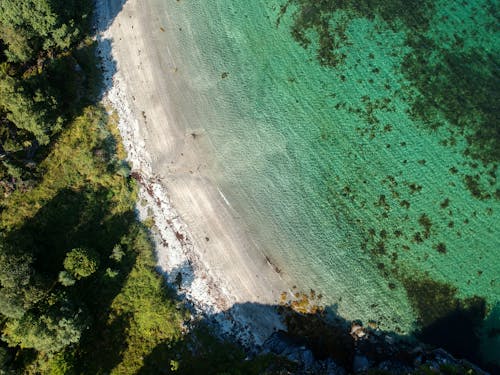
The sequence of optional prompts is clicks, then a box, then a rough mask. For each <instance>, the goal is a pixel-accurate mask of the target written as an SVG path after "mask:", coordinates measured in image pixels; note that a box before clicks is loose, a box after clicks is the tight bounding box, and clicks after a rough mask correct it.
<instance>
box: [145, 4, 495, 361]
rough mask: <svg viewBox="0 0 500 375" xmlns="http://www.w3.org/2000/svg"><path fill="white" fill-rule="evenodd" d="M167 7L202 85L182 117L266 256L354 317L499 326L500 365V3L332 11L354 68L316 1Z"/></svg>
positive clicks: (183, 57)
mask: <svg viewBox="0 0 500 375" xmlns="http://www.w3.org/2000/svg"><path fill="white" fill-rule="evenodd" d="M151 1H152V2H153V3H154V4H155V6H156V7H157V9H158V17H160V18H164V19H165V29H166V30H167V33H166V34H168V35H166V36H165V41H164V42H165V43H169V46H170V48H171V50H172V51H173V52H172V53H173V54H174V57H175V59H176V60H177V62H178V63H177V66H176V75H177V77H176V78H175V79H176V80H178V81H179V82H181V81H182V83H183V85H184V86H185V87H186V90H185V92H184V95H183V96H182V98H179V99H178V100H177V102H176V103H175V105H176V106H177V108H179V111H180V112H182V113H184V115H183V116H182V118H180V119H179V121H184V122H185V123H186V126H187V127H189V128H191V129H202V130H203V132H204V134H206V135H207V136H208V138H209V140H210V142H211V143H212V145H213V148H214V150H215V159H216V166H215V167H214V169H213V171H212V172H211V173H212V175H213V178H214V179H215V180H216V182H217V184H218V185H219V186H220V188H221V190H222V191H223V192H224V195H225V196H226V197H227V198H228V201H229V202H230V203H231V205H232V207H233V208H234V209H235V211H236V212H237V214H238V215H239V216H240V217H242V218H244V222H245V224H246V226H247V228H246V230H247V231H248V232H249V233H250V234H251V236H252V237H253V238H255V241H256V243H257V244H258V246H259V248H260V249H261V251H262V252H263V253H265V254H266V255H267V256H268V257H269V258H270V259H271V260H272V262H273V263H274V264H275V265H276V266H277V267H279V268H280V269H281V270H282V272H283V273H285V274H286V275H287V276H288V277H290V278H291V279H292V280H296V281H297V286H298V289H299V290H303V291H308V290H309V289H313V290H315V292H316V294H322V295H323V298H322V300H321V303H324V304H326V305H328V306H330V308H331V309H332V310H333V311H335V312H337V313H338V314H339V315H341V316H342V317H344V318H346V319H360V320H362V321H363V322H368V321H375V322H377V323H378V324H379V325H380V327H381V328H383V329H387V330H390V331H394V332H397V333H401V334H406V333H409V332H412V331H414V330H415V329H420V328H424V329H425V327H432V324H433V323H435V322H436V321H441V322H443V319H446V318H447V317H449V316H453V314H454V313H457V312H458V314H459V315H458V319H459V321H460V319H462V320H463V319H465V318H464V317H469V316H472V318H471V320H470V322H473V323H475V320H474V319H479V318H481V319H482V318H484V322H483V323H481V324H478V325H476V326H474V330H475V331H474V334H478V335H479V337H480V339H481V355H482V360H483V361H485V362H488V361H493V360H495V358H494V356H495V352H498V351H500V339H499V336H498V329H499V328H500V322H499V321H500V305H499V299H500V298H499V296H500V280H499V275H500V236H499V234H500V233H499V232H500V230H499V227H500V225H499V223H500V193H499V191H500V190H499V189H500V184H499V183H498V173H499V172H498V169H497V166H498V162H499V159H498V153H499V151H498V150H496V146H498V143H496V144H495V143H494V142H493V145H491V142H490V143H488V142H486V143H485V141H484V139H479V140H475V138H474V134H477V129H478V128H480V127H481V126H484V125H481V123H480V122H481V121H480V120H477V119H482V118H483V117H481V116H483V115H484V113H483V112H484V111H487V110H489V111H493V112H494V111H495V106H496V107H498V105H499V103H498V92H497V91H498V88H496V86H497V84H498V83H499V78H498V75H499V73H498V62H499V59H498V54H499V51H500V38H499V32H498V26H497V25H498V14H499V12H500V11H499V9H500V8H499V4H498V2H495V1H487V0H476V1H474V2H472V1H469V2H455V1H451V2H449V1H448V2H445V1H442V2H441V1H431V2H429V1H427V2H423V3H425V4H427V5H428V6H430V8H432V11H430V12H429V14H428V15H427V14H426V15H425V16H426V17H427V18H425V20H426V21H427V23H425V24H424V25H423V26H422V25H418V26H415V25H411V26H409V23H408V20H407V19H406V18H405V17H406V16H401V17H399V18H398V17H395V18H391V17H389V16H387V14H386V13H384V8H383V7H381V9H382V10H380V11H379V12H378V13H377V12H372V13H373V15H372V16H370V17H367V16H363V14H370V12H366V11H365V12H364V13H363V11H358V12H356V11H355V10H353V9H348V8H346V9H329V10H328V12H326V11H324V10H323V11H324V13H326V14H327V15H328V17H326V21H325V22H326V25H329V28H330V29H329V30H330V36H332V35H334V36H335V32H337V33H338V34H337V35H342V38H340V37H339V38H337V39H335V37H334V38H333V39H335V41H336V42H335V43H336V45H335V47H333V48H330V50H333V51H334V52H335V54H336V55H337V56H341V59H340V62H338V63H336V64H331V63H325V62H324V61H323V64H321V63H320V61H319V59H318V57H321V56H318V50H319V49H320V48H321V45H323V44H324V43H325V40H321V39H320V38H318V30H319V29H318V28H315V26H311V25H313V24H314V22H312V21H311V22H310V23H308V22H309V21H310V20H309V19H308V18H307V17H310V18H312V19H314V17H315V16H314V14H315V13H314V12H315V8H314V7H315V5H311V4H316V3H317V2H313V1H307V0H292V1H291V2H290V5H289V6H288V8H287V9H286V11H284V12H283V11H282V10H283V8H282V6H283V5H285V3H286V1H285V0H282V1H277V0H271V1H263V0H253V1H226V0H210V1H207V0H189V1H187V0H181V1H173V0H168V1H167V0H151ZM325 3H326V2H325ZM331 3H333V1H332V2H331ZM347 3H349V2H347ZM359 3H364V2H359ZM380 3H382V2H380ZM387 3H390V2H387ZM393 3H398V2H397V1H394V2H393ZM403 3H404V2H403ZM429 4H430V5H429ZM308 7H309V8H308ZM318 7H319V5H318ZM377 9H378V8H377ZM389 9H391V8H389ZM398 9H399V8H398ZM399 10H400V11H402V12H405V11H408V12H409V11H411V10H410V9H406V10H405V9H402V10H401V9H399ZM377 11H378V10H377ZM395 11H396V10H394V12H395ZM311 14H313V15H311ZM301 17H302V18H301ZM324 19H325V17H323V18H322V20H323V21H324ZM278 20H279V21H278ZM338 25H341V26H342V28H341V29H340V28H337V29H336V26H338ZM294 26H295V27H297V28H296V30H300V32H301V33H302V34H301V35H302V36H303V37H305V38H307V39H308V40H309V42H310V43H309V45H308V46H307V47H305V46H303V45H301V44H300V43H298V40H297V38H294V36H293V35H292V30H293V27H294ZM415 35H417V37H415ZM412 38H413V39H412ZM418 38H420V39H418ZM410 39H411V43H410V42H409V40H410ZM330 47H331V46H330ZM319 55H321V53H319ZM457 61H458V63H457ZM468 64H469V65H468ZM421 65H422V66H429V68H428V69H424V70H419V69H420V66H421ZM481 80H483V81H484V82H485V83H486V84H485V85H486V86H488V85H491V87H492V88H493V89H492V90H493V91H491V90H490V91H489V92H488V91H487V92H482V91H481V92H479V91H477V90H478V87H475V86H474V84H475V82H482V81H481ZM485 85H482V86H481V87H484V86H485ZM456 87H459V88H463V90H462V91H460V90H458V91H457V90H455V88H456ZM481 87H480V88H481ZM488 87H489V86H488ZM450 95H455V96H456V97H459V99H460V100H458V101H457V100H450ZM467 95H468V96H467ZM474 95H475V96H476V97H474ZM481 95H482V96H484V98H483V97H481V98H482V99H481V100H480V99H477V97H479V96H481ZM422 98H423V99H422ZM418 103H424V104H421V106H420V107H418V105H417V104H418ZM457 103H458V104H457ZM485 103H486V104H485ZM452 106H455V107H452ZM457 106H458V107H457ZM419 108H420V111H421V112H423V114H420V115H419V114H416V113H417V112H418V111H419ZM422 108H423V109H422ZM457 108H458V111H457ZM464 108H467V113H465V115H464V116H465V117H464V116H462V117H460V116H458V117H457V116H455V117H454V113H457V112H460V110H464ZM481 111H483V112H481ZM496 113H498V112H496ZM490 117H491V116H490ZM485 118H487V117H485ZM476 120H477V121H476ZM454 121H455V123H454ZM485 121H486V120H485ZM497 121H498V118H497ZM476 122H477V123H476ZM469 123H470V124H469ZM436 124H437V125H436ZM457 124H458V125H457ZM495 126H496V129H498V123H497V124H496V125H495ZM497 133H498V130H497ZM492 134H493V135H492V136H491V135H490V137H493V138H494V137H495V133H494V132H493V133H492ZM467 136H468V137H469V138H467ZM496 136H497V137H498V136H499V134H496ZM483 138H485V137H483ZM471 150H472V151H471ZM477 150H480V151H477ZM495 153H496V155H495ZM483 302H484V305H483ZM483 306H484V307H485V310H483V309H482V307H483ZM469 312H470V313H471V314H470V315H468V313H469ZM460 313H463V314H462V315H460ZM478 317H479V318H478ZM470 322H469V321H465V320H463V321H461V323H460V324H464V325H465V324H468V323H470ZM443 324H446V323H443ZM460 339H462V338H458V340H460ZM463 339H464V340H465V338H463ZM431 341H432V340H431ZM474 350H475V349H474ZM497 350H498V351H497ZM458 351H459V353H460V349H458ZM473 357H474V358H476V355H473ZM497 360H498V359H497Z"/></svg>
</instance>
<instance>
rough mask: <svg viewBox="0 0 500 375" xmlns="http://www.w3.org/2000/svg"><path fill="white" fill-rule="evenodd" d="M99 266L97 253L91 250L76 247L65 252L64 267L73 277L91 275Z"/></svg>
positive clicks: (78, 277) (79, 277)
mask: <svg viewBox="0 0 500 375" xmlns="http://www.w3.org/2000/svg"><path fill="white" fill-rule="evenodd" d="M98 267H99V254H97V253H96V252H95V251H93V250H89V249H84V248H76V249H73V250H71V251H70V252H69V253H68V254H66V259H64V268H65V269H66V271H67V272H68V273H69V274H70V275H71V276H73V277H74V278H75V279H81V278H84V277H88V276H90V275H92V274H93V273H94V272H95V271H97V268H98Z"/></svg>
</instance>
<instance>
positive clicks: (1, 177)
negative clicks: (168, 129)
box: [0, 0, 269, 374]
mask: <svg viewBox="0 0 500 375" xmlns="http://www.w3.org/2000/svg"><path fill="white" fill-rule="evenodd" d="M92 11H93V2H92V1H91V0H66V1H61V0H24V1H19V0H0V49H1V53H0V330H1V340H0V374H21V373H24V374H40V373H41V374H110V373H113V374H135V373H155V374H157V373H170V372H176V373H199V372H200V371H202V370H201V369H202V368H203V369H204V370H203V372H205V373H209V372H210V371H213V372H214V373H220V372H223V371H225V369H231V370H230V372H231V373H260V372H262V371H261V370H262V369H263V368H264V367H262V366H266V367H268V364H269V358H268V357H262V358H258V359H256V360H254V361H243V358H244V356H245V354H244V352H243V351H242V350H241V349H240V348H238V347H236V346H234V345H232V344H229V343H223V342H220V341H219V340H218V339H215V338H214V337H213V336H212V335H211V334H209V333H208V331H207V330H206V329H205V328H203V327H201V326H200V327H198V328H196V329H193V328H191V329H190V330H189V334H186V332H187V328H186V324H188V322H189V318H190V314H189V313H188V311H187V310H186V308H185V307H184V306H183V305H182V303H181V302H180V301H179V300H178V299H176V296H175V293H173V291H172V290H170V289H169V288H168V287H167V286H166V285H165V283H164V281H163V279H162V277H161V276H160V275H159V274H157V272H156V271H155V259H154V255H153V248H152V243H151V240H150V238H149V231H148V228H147V227H146V226H144V225H143V224H141V223H139V222H138V221H137V219H136V216H135V213H134V205H135V202H136V182H135V181H134V180H133V179H132V178H131V177H130V170H129V168H128V166H127V164H126V162H125V152H124V150H123V148H122V146H121V144H120V141H119V134H118V132H117V128H116V124H117V119H116V116H115V115H109V114H108V113H109V112H108V110H107V109H106V108H104V107H103V105H102V104H101V98H100V96H101V92H102V90H103V88H102V85H101V81H102V77H101V73H100V71H99V70H98V69H97V66H98V60H97V58H96V54H95V38H92V35H91V33H90V30H91V29H92ZM190 325H191V326H192V324H190ZM193 345H196V346H197V347H198V349H197V350H196V353H195V354H193V353H194V352H193V350H192V347H193ZM188 348H191V350H188ZM207 366H208V367H207ZM207 368H208V369H210V370H207ZM207 371H208V372H207Z"/></svg>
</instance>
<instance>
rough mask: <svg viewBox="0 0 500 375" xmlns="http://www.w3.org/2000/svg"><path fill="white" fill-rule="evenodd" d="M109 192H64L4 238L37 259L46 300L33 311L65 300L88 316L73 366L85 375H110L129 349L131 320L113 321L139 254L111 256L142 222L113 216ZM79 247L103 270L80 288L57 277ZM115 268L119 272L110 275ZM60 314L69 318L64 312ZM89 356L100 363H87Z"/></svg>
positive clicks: (125, 215)
mask: <svg viewBox="0 0 500 375" xmlns="http://www.w3.org/2000/svg"><path fill="white" fill-rule="evenodd" d="M109 193H110V192H109V190H108V189H104V188H100V189H96V190H92V189H90V188H88V189H82V190H73V189H62V190H60V191H59V192H58V193H57V194H56V195H55V196H54V197H53V198H52V199H51V200H50V201H49V202H48V203H46V204H45V205H44V206H43V207H42V208H40V209H39V210H38V212H37V213H36V215H35V216H34V217H32V218H31V219H28V220H27V221H26V222H25V224H24V225H23V226H22V227H21V228H19V229H18V230H15V231H13V232H11V233H9V234H8V235H7V236H6V238H5V243H6V244H8V246H9V247H10V248H13V249H15V251H16V253H17V254H26V255H29V256H31V257H33V258H34V262H33V265H32V270H31V273H32V276H33V278H35V279H40V280H43V283H41V285H43V289H42V293H43V294H44V297H43V298H42V299H41V300H40V301H38V302H37V303H36V304H35V305H34V306H32V307H31V308H32V309H35V310H36V311H44V310H46V309H47V306H49V305H50V304H54V303H55V302H54V301H59V299H61V301H62V302H63V304H64V305H72V306H75V307H76V308H78V309H79V310H80V311H84V312H85V317H86V320H85V321H86V324H87V326H88V327H92V329H86V330H83V332H82V333H81V338H80V344H79V349H78V353H77V354H76V356H75V360H74V362H75V364H76V366H77V367H78V366H82V367H83V368H84V369H87V368H89V367H90V368H91V371H87V372H86V373H108V372H109V371H110V370H112V369H113V368H114V367H115V366H116V365H117V364H118V363H120V361H121V352H122V350H123V349H124V348H125V345H126V344H125V339H126V337H127V327H128V320H127V319H126V316H118V317H115V319H113V320H112V321H111V322H110V321H108V319H109V312H110V306H111V304H112V302H113V300H114V299H115V297H116V296H117V295H118V293H119V292H120V291H121V290H122V288H123V285H124V283H125V282H126V280H127V277H128V275H129V273H130V271H131V269H132V267H133V266H134V264H135V261H136V253H135V252H134V251H126V252H124V254H123V256H122V258H121V259H120V260H119V262H118V261H117V260H116V259H113V257H112V254H113V249H114V248H115V247H116V246H117V245H118V246H119V245H120V243H121V241H122V239H123V238H124V237H125V236H126V235H127V234H128V233H129V232H130V231H131V230H132V226H133V225H138V224H137V223H136V216H135V212H133V211H126V212H123V213H121V214H113V213H112V209H113V206H114V202H113V201H112V199H111V197H112V195H110V194H109ZM77 247H82V248H88V249H92V250H94V251H95V252H96V253H98V254H99V260H100V262H99V263H100V266H99V268H98V270H97V272H95V273H94V274H93V275H91V276H90V277H87V278H84V279H81V280H77V281H76V284H75V286H63V285H62V284H61V283H59V282H58V276H59V273H60V272H61V271H63V270H64V266H63V263H64V258H65V256H66V254H67V253H68V251H70V250H71V249H73V248H77ZM110 269H118V270H119V272H117V274H116V275H115V274H113V275H112V276H110V272H109V270H110ZM59 314H61V317H64V309H61V311H60V312H59ZM96 336H97V337H96ZM88 358H96V359H99V358H100V360H95V361H88ZM99 366H100V367H99ZM96 367H99V368H98V369H96ZM94 370H95V371H94Z"/></svg>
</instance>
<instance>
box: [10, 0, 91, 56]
mask: <svg viewBox="0 0 500 375" xmlns="http://www.w3.org/2000/svg"><path fill="white" fill-rule="evenodd" d="M85 8H87V9H88V1H76V0H69V1H65V2H54V1H50V0H23V1H19V0H2V1H0V35H2V39H3V41H4V42H5V44H6V45H7V47H8V48H7V50H6V52H5V53H6V55H7V58H8V59H9V60H10V61H13V62H23V61H29V60H31V59H33V58H35V57H36V55H37V54H38V52H39V51H49V50H53V49H56V50H65V49H67V48H69V47H70V46H71V45H72V44H73V43H74V42H75V41H77V40H78V39H79V38H80V37H81V34H82V30H81V24H82V21H83V20H85V19H86V18H88V13H87V12H85V11H84V9H85Z"/></svg>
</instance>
